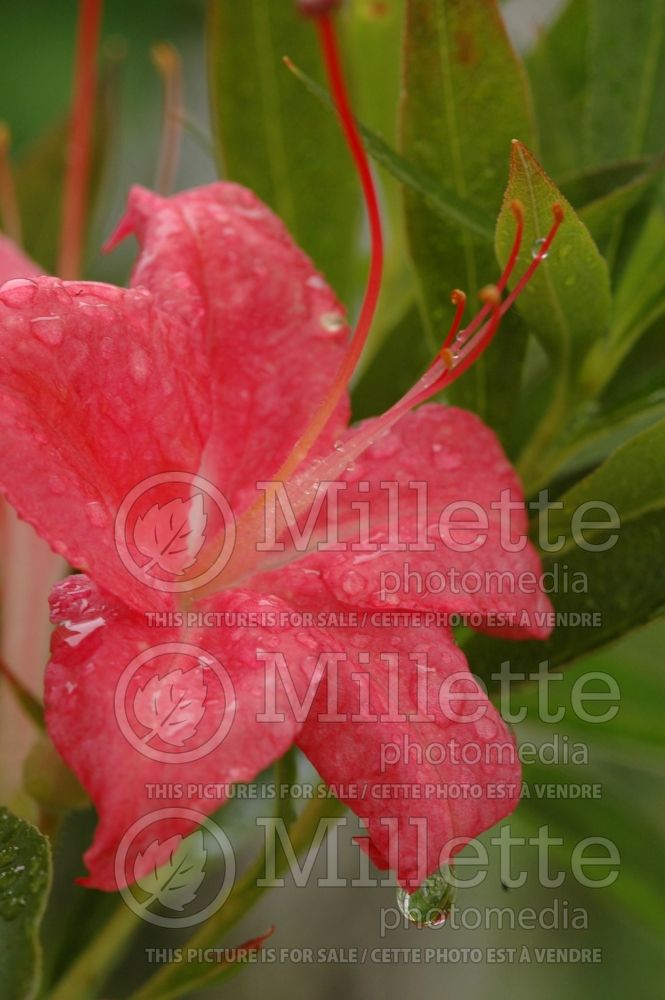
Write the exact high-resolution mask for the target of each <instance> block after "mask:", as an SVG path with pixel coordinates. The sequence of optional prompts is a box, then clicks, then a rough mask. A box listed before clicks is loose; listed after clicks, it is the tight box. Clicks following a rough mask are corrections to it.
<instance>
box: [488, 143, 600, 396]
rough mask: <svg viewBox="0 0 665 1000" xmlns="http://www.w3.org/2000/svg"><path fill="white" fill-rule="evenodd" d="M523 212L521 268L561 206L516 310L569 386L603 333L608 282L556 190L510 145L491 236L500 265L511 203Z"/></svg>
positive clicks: (509, 238) (510, 229)
mask: <svg viewBox="0 0 665 1000" xmlns="http://www.w3.org/2000/svg"><path fill="white" fill-rule="evenodd" d="M515 198H517V199H519V200H520V201H521V202H522V204H523V205H524V208H525V213H526V218H525V225H524V242H523V249H522V254H521V262H520V263H521V268H520V266H519V264H518V267H517V271H518V273H519V272H520V271H521V270H523V269H524V267H525V266H526V265H527V264H528V263H529V262H530V261H531V256H532V253H533V251H534V249H536V247H537V242H536V241H537V240H539V239H542V238H543V237H544V236H545V235H546V233H547V231H548V230H549V228H550V226H551V225H552V206H553V205H555V204H556V203H558V204H560V205H561V206H562V207H563V209H564V212H565V218H564V221H563V224H562V225H561V228H560V229H559V233H558V235H557V237H556V240H555V242H554V244H553V246H552V249H551V250H550V253H549V256H548V258H547V260H546V261H545V262H544V263H543V264H542V265H541V267H540V268H539V270H538V271H537V273H536V275H535V276H534V278H533V280H532V281H531V282H530V284H529V286H528V287H527V289H526V291H525V293H524V295H522V297H521V298H520V299H519V301H518V305H517V308H518V309H519V311H520V312H521V314H522V316H523V317H524V319H525V320H526V321H527V323H528V325H529V328H530V329H531V330H532V331H533V333H534V334H535V335H536V337H538V339H539V340H540V342H541V343H542V345H543V347H544V348H545V350H546V351H547V353H548V355H549V357H550V360H551V361H552V363H553V365H554V366H555V367H556V368H557V369H558V371H559V372H560V374H561V375H562V377H563V378H564V379H566V380H567V381H568V382H569V383H571V384H572V383H574V382H575V381H576V379H577V377H578V374H579V366H580V363H581V361H582V359H583V358H584V357H585V356H586V354H587V353H588V351H589V349H590V347H591V346H592V345H593V343H594V342H595V341H596V340H598V339H599V338H601V337H603V336H604V335H605V334H606V333H607V330H608V325H609V316H610V279H609V273H608V270H607V265H606V263H605V261H604V260H603V258H602V257H601V256H600V254H599V252H598V248H597V247H596V245H595V243H594V242H593V239H592V238H591V235H590V234H589V231H588V230H587V228H586V226H585V225H584V224H583V223H582V222H581V221H580V219H579V217H578V216H577V215H576V214H575V211H574V210H573V208H572V206H571V205H570V203H569V202H568V201H566V199H565V198H564V197H563V195H562V194H561V192H560V191H559V190H558V189H557V188H556V186H555V184H554V183H553V181H551V180H550V178H549V177H548V176H547V174H546V173H545V171H544V170H543V168H542V167H541V165H540V164H539V163H538V161H537V160H536V158H535V157H534V156H533V154H532V153H530V152H529V150H528V149H527V148H526V146H524V145H522V143H520V142H514V143H513V150H512V156H511V161H510V177H509V180H508V187H507V190H506V197H505V201H504V204H503V207H502V209H501V214H500V216H499V221H498V224H497V231H496V248H497V256H498V258H499V260H500V261H501V263H502V264H503V263H505V262H506V260H507V259H508V255H509V253H510V247H511V246H512V242H513V234H514V221H513V217H512V212H511V211H510V202H511V201H512V200H513V199H515Z"/></svg>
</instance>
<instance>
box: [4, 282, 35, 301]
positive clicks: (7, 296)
mask: <svg viewBox="0 0 665 1000" xmlns="http://www.w3.org/2000/svg"><path fill="white" fill-rule="evenodd" d="M37 288H38V285H37V282H36V281H33V280H32V278H12V280H11V281H5V283H4V285H3V286H2V288H0V300H2V302H4V304H5V305H6V306H15V307H19V306H27V305H29V304H30V303H31V302H32V300H33V299H34V297H35V295H36V294H37Z"/></svg>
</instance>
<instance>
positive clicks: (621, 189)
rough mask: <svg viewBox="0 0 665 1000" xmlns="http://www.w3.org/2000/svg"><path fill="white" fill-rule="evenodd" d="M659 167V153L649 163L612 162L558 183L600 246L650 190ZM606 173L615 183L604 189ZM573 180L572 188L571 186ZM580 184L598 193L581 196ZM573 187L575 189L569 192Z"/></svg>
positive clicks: (657, 177) (660, 171)
mask: <svg viewBox="0 0 665 1000" xmlns="http://www.w3.org/2000/svg"><path fill="white" fill-rule="evenodd" d="M662 170H663V159H662V157H659V158H658V159H657V160H655V161H654V162H651V163H650V162H649V161H646V163H645V161H644V160H637V161H633V162H632V163H631V164H630V165H628V164H613V165H612V167H610V168H606V169H603V170H601V171H594V172H593V173H592V174H589V173H587V174H586V175H584V176H579V177H578V178H577V179H576V182H570V183H569V184H567V185H565V184H562V185H561V189H562V191H563V193H564V194H565V195H566V197H567V198H568V200H569V201H570V202H571V203H572V204H573V205H576V206H579V216H580V219H581V220H582V222H583V223H584V225H585V226H586V227H587V229H588V230H589V232H590V233H591V235H592V237H593V239H594V240H595V242H596V243H597V244H598V246H600V247H601V249H602V248H603V247H604V246H605V245H606V244H607V243H609V241H610V239H611V238H613V237H614V234H615V232H616V229H615V227H616V226H617V224H618V223H620V222H622V220H623V219H624V217H625V216H626V214H627V213H628V212H629V211H630V210H631V209H633V208H634V207H635V206H636V205H637V204H638V203H639V202H640V201H641V200H642V199H643V198H645V196H646V195H648V194H649V193H652V192H653V190H654V188H655V186H656V183H657V181H659V180H660V179H661V177H662ZM608 175H610V176H612V178H613V179H614V180H616V181H617V183H615V184H612V186H611V187H610V189H609V190H605V191H604V190H603V187H604V186H605V182H606V181H607V180H609V176H608ZM622 175H623V176H622ZM573 183H575V187H576V190H575V188H573ZM583 186H584V187H586V189H587V193H589V192H591V191H593V190H594V188H596V190H598V191H599V193H598V194H597V195H594V196H592V197H586V198H584V200H581V199H580V194H581V190H582V188H583ZM573 190H574V191H575V193H574V194H571V192H572V191H573Z"/></svg>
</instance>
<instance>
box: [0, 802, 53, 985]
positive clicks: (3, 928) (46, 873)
mask: <svg viewBox="0 0 665 1000" xmlns="http://www.w3.org/2000/svg"><path fill="white" fill-rule="evenodd" d="M50 880H51V857H50V852H49V847H48V841H47V839H46V837H43V836H42V834H41V833H40V832H39V831H38V830H37V829H35V827H33V826H31V825H30V823H26V822H25V820H22V819H18V818H17V817H16V816H14V815H12V813H10V812H9V811H8V810H7V809H4V808H0V982H1V983H2V995H3V997H6V998H7V1000H31V998H32V997H34V996H36V994H37V989H38V986H39V980H40V975H41V950H40V947H39V940H38V931H39V924H40V921H41V918H42V914H43V912H44V907H45V905H46V896H47V893H48V888H49V884H50Z"/></svg>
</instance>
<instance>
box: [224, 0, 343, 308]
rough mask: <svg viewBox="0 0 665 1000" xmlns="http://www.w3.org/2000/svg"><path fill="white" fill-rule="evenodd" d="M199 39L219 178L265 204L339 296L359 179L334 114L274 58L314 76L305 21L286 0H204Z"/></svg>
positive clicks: (314, 53)
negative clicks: (205, 24)
mask: <svg viewBox="0 0 665 1000" xmlns="http://www.w3.org/2000/svg"><path fill="white" fill-rule="evenodd" d="M208 45H209V49H208V59H209V79H210V92H211V105H212V125H213V132H214V135H215V140H216V144H217V150H218V154H219V160H220V164H221V165H223V167H224V172H225V174H226V176H227V177H228V178H229V179H230V180H234V181H238V182H240V183H241V184H245V185H247V187H249V188H251V189H252V190H253V191H255V192H256V194H257V195H258V196H259V197H260V198H262V199H263V200H264V201H265V202H267V203H268V204H269V205H270V206H271V207H272V208H273V209H274V210H275V211H276V212H277V214H278V215H279V216H280V218H281V219H282V220H283V222H284V223H285V224H286V225H287V227H288V228H289V229H290V231H291V233H292V234H293V236H294V238H295V239H296V240H297V242H298V243H299V244H300V245H301V246H302V247H303V248H304V249H305V250H306V251H307V252H308V253H309V254H310V256H311V257H312V258H313V260H314V262H315V263H316V264H317V266H318V267H319V268H320V269H321V270H322V271H323V272H324V274H325V275H326V277H327V278H328V280H329V281H330V283H331V284H332V285H333V286H334V287H335V288H336V289H337V291H338V292H339V293H340V294H341V295H345V294H346V293H347V291H348V289H349V284H350V282H351V278H352V273H353V272H352V264H353V252H352V251H353V248H354V245H355V238H356V229H357V223H358V220H359V208H360V195H359V188H358V184H357V181H356V179H355V175H354V172H353V168H352V164H351V159H350V157H349V155H348V153H347V150H346V148H345V144H344V139H343V136H342V133H341V131H340V128H339V125H338V123H337V121H336V120H335V119H333V118H332V117H329V116H327V115H322V114H321V112H320V110H319V109H318V108H317V107H316V105H314V104H313V103H312V101H311V100H310V99H309V97H308V96H307V95H306V94H305V93H304V92H303V90H302V88H301V87H300V86H299V85H298V83H297V82H296V81H295V80H294V79H293V77H292V76H291V74H290V73H288V72H287V70H286V68H285V67H284V65H283V57H284V56H289V57H291V58H292V59H293V60H294V61H295V62H296V63H298V65H300V66H302V67H303V68H304V69H305V71H306V72H307V73H308V74H309V75H310V76H313V77H315V78H317V79H320V78H321V75H322V69H321V60H320V58H319V54H318V49H317V44H316V32H315V30H314V27H313V26H312V23H311V21H309V20H307V19H306V18H302V17H299V16H298V15H297V13H296V7H295V4H292V3H265V0H243V2H242V3H238V2H237V0H212V2H211V4H210V22H209V29H208Z"/></svg>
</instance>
